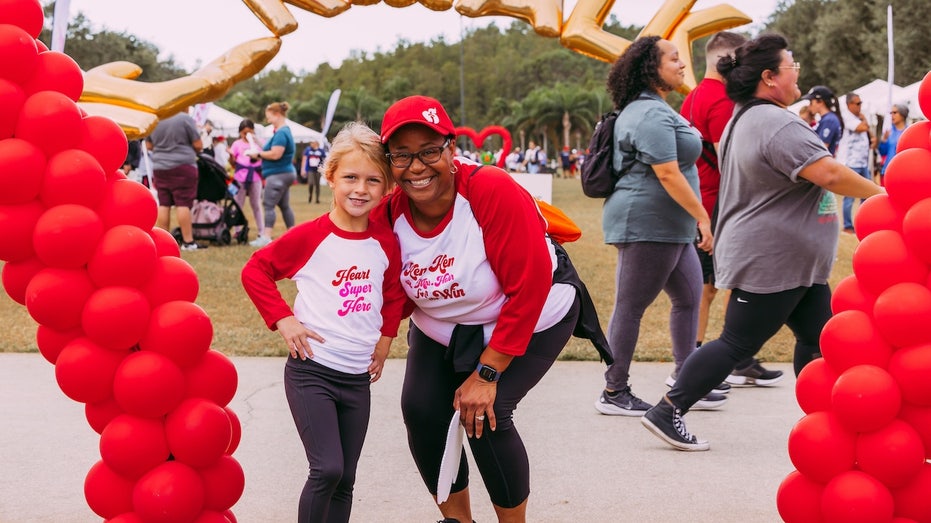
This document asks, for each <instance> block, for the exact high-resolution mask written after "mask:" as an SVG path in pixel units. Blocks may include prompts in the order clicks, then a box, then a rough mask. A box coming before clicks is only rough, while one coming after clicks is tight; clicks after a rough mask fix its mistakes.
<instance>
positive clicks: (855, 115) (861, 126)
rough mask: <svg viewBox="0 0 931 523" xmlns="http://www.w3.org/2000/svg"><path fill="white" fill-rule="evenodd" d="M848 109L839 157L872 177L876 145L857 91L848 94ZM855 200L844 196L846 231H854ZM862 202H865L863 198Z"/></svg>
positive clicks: (865, 176) (861, 174)
mask: <svg viewBox="0 0 931 523" xmlns="http://www.w3.org/2000/svg"><path fill="white" fill-rule="evenodd" d="M846 98H847V111H843V116H844V133H843V135H842V136H841V140H840V146H839V147H838V151H837V159H838V160H839V161H841V162H843V164H844V165H846V166H847V167H850V168H851V169H853V170H854V171H856V172H857V174H859V175H860V176H862V177H864V178H866V179H868V180H869V179H870V178H871V177H870V173H869V157H870V149H871V148H872V147H874V146H875V143H874V141H873V136H872V134H871V133H870V125H869V122H867V120H866V116H865V115H864V114H863V113H861V112H860V109H861V107H862V106H863V100H861V99H860V95H858V94H857V93H848V94H847V97H846ZM853 201H854V198H850V197H847V196H845V197H844V232H847V233H851V234H852V233H853V232H854V230H853ZM860 203H863V201H862V200H861V201H860Z"/></svg>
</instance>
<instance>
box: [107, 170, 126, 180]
mask: <svg viewBox="0 0 931 523" xmlns="http://www.w3.org/2000/svg"><path fill="white" fill-rule="evenodd" d="M126 179H127V178H126V173H124V172H123V171H122V170H121V169H116V170H113V171H107V183H113V182H117V181H120V180H126Z"/></svg>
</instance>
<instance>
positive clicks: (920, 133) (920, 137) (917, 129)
mask: <svg viewBox="0 0 931 523" xmlns="http://www.w3.org/2000/svg"><path fill="white" fill-rule="evenodd" d="M915 148H919V149H931V122H929V121H927V120H925V121H923V122H915V123H913V124H912V125H910V126H908V127H906V128H905V131H904V132H903V133H902V136H899V143H898V144H897V145H896V148H895V152H896V154H898V153H900V152H902V151H904V150H906V149H915Z"/></svg>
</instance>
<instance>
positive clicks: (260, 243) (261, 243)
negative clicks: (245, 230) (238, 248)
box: [249, 236, 272, 247]
mask: <svg viewBox="0 0 931 523" xmlns="http://www.w3.org/2000/svg"><path fill="white" fill-rule="evenodd" d="M271 242H272V239H271V238H269V237H268V236H259V237H257V238H256V239H254V240H252V241H251V242H249V245H250V246H252V247H265V246H266V245H268V244H269V243H271Z"/></svg>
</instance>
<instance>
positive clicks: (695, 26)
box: [80, 0, 751, 139]
mask: <svg viewBox="0 0 931 523" xmlns="http://www.w3.org/2000/svg"><path fill="white" fill-rule="evenodd" d="M415 1H416V0H385V3H387V4H388V5H390V6H392V7H406V6H408V5H411V4H413V3H414V2H415ZM625 1H632V0H625ZM243 2H244V3H245V4H246V6H247V7H248V8H249V10H251V11H252V12H253V13H254V14H255V15H256V17H258V19H259V20H260V21H261V22H262V24H264V25H265V27H266V28H268V30H269V31H271V33H272V35H273V36H271V37H267V38H260V39H257V40H252V41H249V42H245V43H242V44H240V45H238V46H236V47H235V48H233V49H231V50H230V51H228V52H227V53H226V54H224V55H223V56H221V57H219V58H217V59H216V60H214V61H212V62H210V63H209V64H207V65H206V66H204V67H202V68H201V69H199V70H198V71H195V72H194V73H193V74H191V75H190V76H187V77H184V78H178V79H176V80H171V81H167V82H154V83H146V82H139V81H137V80H136V78H137V77H138V76H139V74H141V72H142V70H141V69H140V68H139V67H138V66H137V65H135V64H131V63H128V62H113V63H109V64H104V65H101V66H99V67H95V68H94V69H91V70H90V71H87V74H86V77H85V83H84V92H83V93H82V95H81V98H80V105H81V107H82V108H83V109H84V110H85V111H86V112H87V113H88V114H94V115H100V116H107V117H110V118H112V119H113V120H115V121H116V122H118V123H119V124H120V127H122V129H123V130H124V131H125V132H126V134H127V136H128V137H129V138H130V139H135V138H139V137H142V136H145V135H147V134H149V133H150V132H151V131H152V129H154V128H155V124H156V123H158V119H159V118H165V117H167V116H171V115H172V114H175V113H177V112H179V111H181V110H183V109H185V108H186V107H188V106H189V105H192V104H197V103H203V102H209V101H212V100H216V99H219V98H221V97H222V96H223V95H224V94H226V92H227V91H229V89H230V87H232V86H233V85H234V84H236V83H237V82H240V81H242V80H245V79H247V78H249V77H251V76H253V75H255V74H256V73H258V72H259V71H261V70H262V68H263V67H265V66H266V65H267V64H268V63H269V62H270V61H271V59H272V58H274V56H275V55H276V54H277V52H278V49H279V48H280V47H281V40H280V38H281V37H282V36H284V35H286V34H288V33H291V32H293V31H295V30H296V29H297V20H295V18H294V16H293V15H292V14H291V12H290V11H289V10H288V7H287V5H286V4H290V5H291V6H293V7H296V8H298V9H303V10H305V11H310V12H312V13H315V14H318V15H320V16H323V17H333V16H336V15H338V14H340V13H342V12H343V11H346V10H347V9H349V8H350V7H352V5H353V4H356V5H370V4H374V3H377V2H378V0H354V1H346V0H243ZM420 3H421V4H422V5H423V6H424V7H427V8H429V9H432V10H434V11H445V10H448V9H450V8H455V9H456V11H457V12H459V13H461V14H462V15H465V16H469V17H479V16H509V17H512V18H517V19H519V20H524V21H526V22H527V23H528V24H530V25H531V26H532V27H533V29H534V31H535V32H536V33H537V34H539V35H541V36H545V37H550V38H559V42H560V43H561V44H562V45H563V47H566V48H567V49H571V50H573V51H575V52H578V53H581V54H584V55H586V56H590V57H592V58H597V59H599V60H604V61H606V62H613V61H614V60H615V59H616V58H617V57H618V56H620V54H621V53H622V52H624V49H627V46H629V45H630V43H631V42H630V40H627V39H625V38H621V37H620V36H617V35H613V34H611V33H608V32H607V31H605V30H604V29H603V25H604V21H605V19H606V18H607V17H608V14H609V13H610V12H611V8H612V7H614V0H579V2H578V3H576V5H575V8H573V9H572V12H571V13H570V14H569V17H568V18H567V19H566V20H565V21H564V20H563V7H562V1H561V0H455V1H453V0H420ZM694 5H695V0H666V1H665V2H663V4H662V5H661V6H660V7H659V9H658V10H657V11H656V14H655V15H654V16H653V18H652V19H651V20H650V22H649V23H647V25H646V26H645V27H644V28H643V30H642V31H641V32H640V34H641V35H659V36H662V37H663V38H666V39H668V40H670V41H672V42H673V43H674V44H676V46H677V47H678V48H679V50H680V52H681V53H682V54H683V58H684V61H685V63H686V64H687V70H686V85H685V88H686V90H691V89H692V88H693V87H694V86H695V74H694V71H693V70H692V66H691V43H692V42H693V41H694V40H696V39H698V38H702V37H704V36H708V35H710V34H712V33H715V32H717V31H722V30H725V29H730V28H732V27H737V26H740V25H744V24H747V23H750V22H751V19H750V18H749V17H747V15H745V14H744V13H742V12H741V11H739V10H738V9H736V8H734V7H731V6H730V5H727V4H721V5H717V6H714V7H710V8H707V9H703V10H700V11H695V12H693V11H692V6H694Z"/></svg>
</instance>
